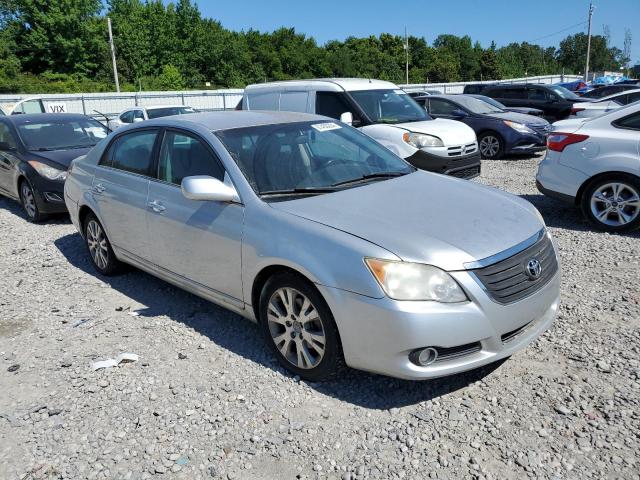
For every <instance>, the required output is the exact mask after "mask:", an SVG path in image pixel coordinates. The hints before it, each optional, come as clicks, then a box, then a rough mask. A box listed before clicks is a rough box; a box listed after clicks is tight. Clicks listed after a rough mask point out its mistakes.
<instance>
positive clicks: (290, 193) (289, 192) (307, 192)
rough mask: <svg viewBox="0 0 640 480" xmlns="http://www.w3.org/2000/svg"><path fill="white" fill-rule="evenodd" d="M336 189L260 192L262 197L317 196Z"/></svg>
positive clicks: (319, 188)
mask: <svg viewBox="0 0 640 480" xmlns="http://www.w3.org/2000/svg"><path fill="white" fill-rule="evenodd" d="M335 191H336V189H335V188H331V187H317V188H289V189H283V190H266V191H264V192H260V196H264V195H316V194H320V193H329V192H335Z"/></svg>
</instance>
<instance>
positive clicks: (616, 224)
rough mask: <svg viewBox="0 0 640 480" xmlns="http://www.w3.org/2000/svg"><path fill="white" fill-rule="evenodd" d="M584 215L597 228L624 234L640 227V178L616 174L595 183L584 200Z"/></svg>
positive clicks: (589, 188) (585, 193) (582, 204)
mask: <svg viewBox="0 0 640 480" xmlns="http://www.w3.org/2000/svg"><path fill="white" fill-rule="evenodd" d="M581 206H582V213H583V214H584V216H585V217H586V218H587V219H588V220H589V221H590V222H591V223H592V224H593V225H595V227H596V228H598V229H600V230H603V231H605V232H611V233H624V232H630V231H632V230H635V229H636V228H638V227H640V178H637V177H634V176H631V175H624V174H612V175H607V176H604V177H601V178H599V179H597V180H596V181H594V182H592V183H591V184H590V185H589V186H588V187H587V189H586V190H585V192H584V195H583V196H582V202H581Z"/></svg>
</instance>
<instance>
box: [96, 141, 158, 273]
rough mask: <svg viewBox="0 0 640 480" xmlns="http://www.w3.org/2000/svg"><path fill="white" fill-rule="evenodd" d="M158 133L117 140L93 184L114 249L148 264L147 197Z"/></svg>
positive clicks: (106, 153)
mask: <svg viewBox="0 0 640 480" xmlns="http://www.w3.org/2000/svg"><path fill="white" fill-rule="evenodd" d="M158 133H159V130H158V129H157V128H148V129H137V130H134V131H130V132H126V133H124V134H122V135H118V136H116V137H115V138H114V139H113V140H112V142H111V144H110V145H109V147H108V148H107V149H106V151H105V154H104V155H103V157H102V159H101V160H100V162H99V164H98V166H97V168H96V173H95V176H94V179H93V184H92V190H91V192H92V195H93V196H94V198H95V200H96V204H97V206H98V215H99V217H100V220H101V222H102V223H103V226H104V228H105V230H106V232H107V236H108V237H109V239H110V240H111V244H112V245H113V246H114V249H116V250H120V251H123V252H124V253H126V254H129V255H133V256H134V257H137V258H138V259H143V260H146V261H151V250H150V248H149V238H148V231H147V193H148V190H149V177H150V174H151V172H152V165H153V156H154V154H155V150H156V141H157V138H158Z"/></svg>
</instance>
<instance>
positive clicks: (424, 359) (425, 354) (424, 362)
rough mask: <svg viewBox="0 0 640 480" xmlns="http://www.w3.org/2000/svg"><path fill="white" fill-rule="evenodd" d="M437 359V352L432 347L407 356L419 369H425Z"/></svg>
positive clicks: (415, 351)
mask: <svg viewBox="0 0 640 480" xmlns="http://www.w3.org/2000/svg"><path fill="white" fill-rule="evenodd" d="M437 359H438V351H437V350H436V349H435V348H433V347H427V348H422V349H420V350H414V351H413V352H411V354H410V355H409V360H411V361H412V362H413V363H415V364H416V365H418V366H420V367H427V366H429V365H431V364H432V363H433V362H435V361H436V360H437Z"/></svg>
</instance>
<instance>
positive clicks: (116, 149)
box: [100, 129, 158, 175]
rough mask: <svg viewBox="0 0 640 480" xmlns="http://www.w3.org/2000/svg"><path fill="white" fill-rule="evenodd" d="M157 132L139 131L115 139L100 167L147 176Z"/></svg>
mask: <svg viewBox="0 0 640 480" xmlns="http://www.w3.org/2000/svg"><path fill="white" fill-rule="evenodd" d="M157 137H158V131H157V130H155V129H153V130H139V131H135V132H131V133H127V134H125V135H121V136H119V137H117V138H116V139H115V140H114V141H113V143H111V146H110V147H109V149H108V151H107V153H106V155H105V157H104V158H103V161H102V162H100V164H101V165H105V166H108V167H111V168H115V169H118V170H123V171H125V172H130V173H135V174H138V175H149V171H150V169H151V164H152V163H153V147H154V145H155V142H156V138H157Z"/></svg>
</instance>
